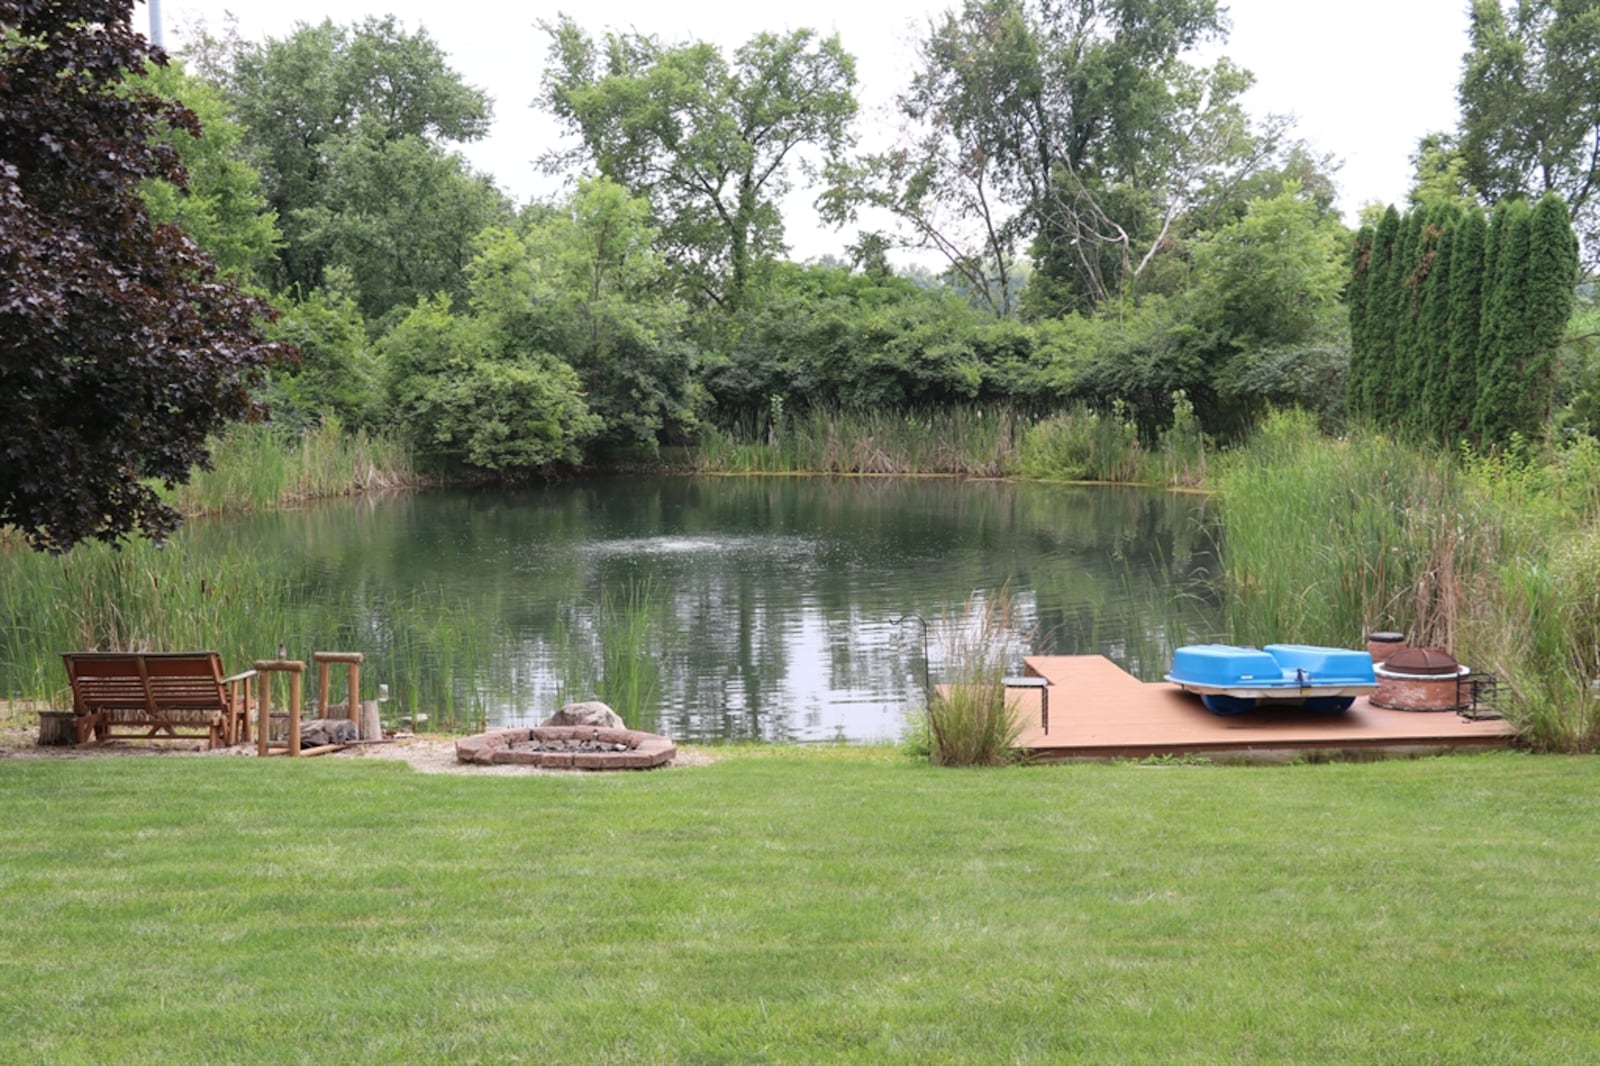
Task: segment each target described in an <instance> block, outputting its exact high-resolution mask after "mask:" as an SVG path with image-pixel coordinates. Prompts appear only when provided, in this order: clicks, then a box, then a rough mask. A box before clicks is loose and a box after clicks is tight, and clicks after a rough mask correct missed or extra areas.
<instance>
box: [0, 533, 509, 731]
mask: <svg viewBox="0 0 1600 1066" xmlns="http://www.w3.org/2000/svg"><path fill="white" fill-rule="evenodd" d="M0 587H3V588H4V590H5V595H4V597H0V695H11V694H14V693H20V694H22V695H24V696H28V697H32V698H37V699H40V700H42V701H44V702H46V703H48V704H50V705H52V706H55V707H65V706H69V705H70V699H71V696H70V692H69V691H68V689H67V684H66V674H65V672H64V671H63V669H62V665H61V658H60V653H61V652H63V651H73V650H88V649H101V650H134V651H147V650H159V651H172V650H179V649H211V650H215V651H217V652H218V653H219V654H220V655H221V656H222V661H223V666H224V668H225V669H227V670H229V671H236V670H242V669H246V668H248V667H249V666H250V664H251V663H252V662H254V661H255V660H257V659H273V658H277V649H278V647H279V646H280V645H283V646H284V647H285V649H286V651H287V653H288V655H289V656H290V657H291V658H295V659H301V660H305V661H308V662H309V660H310V657H311V652H313V651H319V650H320V651H349V650H361V651H363V652H365V653H366V655H367V662H366V667H365V669H364V671H363V677H364V678H365V679H366V681H367V682H368V684H367V686H366V687H367V688H368V689H369V692H370V690H371V689H373V688H375V686H376V684H377V682H379V681H388V680H394V681H399V680H400V679H404V681H403V683H401V684H399V685H397V686H396V688H395V690H394V692H393V695H394V700H393V702H392V703H390V704H389V705H387V706H386V708H385V711H386V713H388V714H390V715H404V716H406V717H408V718H410V719H412V720H413V721H415V719H416V716H417V715H418V714H420V713H426V714H428V715H429V718H430V721H431V722H432V723H433V724H434V725H435V726H438V727H443V728H457V727H462V726H467V725H472V724H474V723H477V722H481V721H482V719H483V718H484V714H485V707H484V698H483V696H482V693H481V690H480V687H479V686H480V681H479V679H480V678H481V677H482V676H483V674H484V671H486V670H487V669H488V663H489V659H490V657H491V649H492V648H493V647H494V642H493V641H492V639H491V636H492V635H491V633H490V628H491V626H492V621H490V620H489V619H487V618H486V617H485V616H484V614H483V612H482V611H481V610H474V609H470V608H468V607H467V606H465V605H462V604H458V603H455V602H452V601H449V600H447V599H446V598H445V597H444V596H443V595H442V594H438V593H427V592H424V593H418V594H417V595H416V596H414V597H413V598H412V600H411V601H410V602H407V603H398V604H397V603H385V602H377V603H372V604H368V605H366V608H365V609H364V611H363V614H362V618H361V619H360V620H356V619H352V618H351V617H350V616H349V615H347V614H346V613H344V611H343V608H342V607H340V606H339V605H335V604H333V603H330V602H329V601H327V600H326V599H325V598H324V597H322V596H321V595H319V593H318V589H317V587H316V585H315V583H314V582H310V581H307V580H306V579H305V578H304V576H303V575H298V574H295V573H291V572H283V571H278V570H273V569H271V568H268V567H267V566H265V565H264V564H263V560H262V556H261V554H260V553H259V552H258V551H256V550H255V548H254V546H253V545H252V544H250V543H248V542H246V541H236V542H230V543H228V544H226V545H225V546H223V547H221V548H220V549H218V550H215V551H206V552H199V551H196V550H194V549H193V548H191V547H190V541H189V538H187V537H186V536H185V535H184V533H182V532H181V531H180V533H179V534H178V535H177V536H175V537H173V538H172V539H171V540H170V541H169V542H168V543H167V545H166V546H165V547H164V548H156V547H155V546H153V545H151V544H149V543H148V542H144V541H135V542H131V543H129V544H127V545H125V546H124V547H123V548H122V550H120V551H113V550H111V549H110V548H107V547H106V546H105V545H101V544H83V545H79V546H78V547H77V548H75V549H73V551H72V552H71V553H70V554H68V555H66V556H51V555H41V554H37V553H33V552H25V551H21V552H18V551H11V552H3V553H0ZM358 627H359V628H358ZM308 694H309V689H308Z"/></svg>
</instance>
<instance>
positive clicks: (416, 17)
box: [136, 0, 1468, 259]
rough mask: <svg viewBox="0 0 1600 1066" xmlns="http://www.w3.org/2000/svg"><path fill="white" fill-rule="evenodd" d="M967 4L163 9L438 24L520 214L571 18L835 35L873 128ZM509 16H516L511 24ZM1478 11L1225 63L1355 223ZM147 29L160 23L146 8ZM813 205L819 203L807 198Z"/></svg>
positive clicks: (1240, 4)
mask: <svg viewBox="0 0 1600 1066" xmlns="http://www.w3.org/2000/svg"><path fill="white" fill-rule="evenodd" d="M950 6H953V5H952V4H949V3H943V2H929V0H809V2H808V3H804V4H799V5H795V6H793V7H788V6H787V5H786V6H785V7H784V8H783V9H781V10H780V9H778V8H777V7H776V6H772V7H769V6H768V5H764V4H749V3H741V4H718V3H681V2H680V3H662V2H660V0H656V2H647V0H586V2H584V3H565V4H556V5H553V6H548V7H546V6H540V5H516V4H511V5H501V4H491V3H484V2H482V0H454V2H449V3H434V4H427V3H422V2H420V0H275V2H272V3H262V2H260V0H256V2H254V3H250V4H243V3H241V2H240V0H162V4H161V11H162V19H163V22H164V23H165V32H166V43H167V47H168V49H169V50H170V51H174V52H176V51H178V50H180V49H181V48H182V46H183V43H184V40H185V36H186V33H187V32H188V31H190V30H191V29H192V27H193V26H194V25H195V24H196V22H197V21H198V20H203V21H204V22H206V23H207V24H209V25H210V26H211V27H212V28H213V31H214V32H215V31H216V30H218V29H220V27H222V26H223V25H224V24H225V22H226V19H227V13H228V12H229V11H230V10H232V12H233V13H234V14H235V15H236V16H237V20H238V26H239V31H240V33H241V35H242V36H244V37H245V38H246V39H251V40H255V39H260V38H262V37H268V36H270V37H282V36H285V35H286V34H288V33H289V32H291V31H292V30H293V28H294V26H295V24H296V23H297V22H311V23H315V22H320V21H322V20H323V19H324V18H329V19H332V20H333V21H334V22H335V23H338V24H341V25H344V24H348V23H351V22H357V21H360V20H361V19H363V18H365V17H366V16H368V15H391V14H392V15H394V16H395V17H396V18H398V19H399V20H400V21H401V22H402V23H403V24H404V25H405V27H406V29H407V30H415V29H416V28H417V27H418V26H425V27H427V30H428V32H429V34H430V35H431V36H432V37H433V38H434V39H435V40H436V41H438V42H439V44H440V46H441V47H442V48H443V49H444V50H445V52H446V53H447V54H448V55H449V57H450V62H451V63H452V65H453V66H454V67H455V69H456V70H458V71H459V72H460V73H461V74H462V76H463V78H464V79H465V80H466V81H467V82H469V83H470V84H473V85H476V86H478V87H479V88H482V89H484V90H486V91H487V92H488V93H489V95H490V96H492V97H493V98H494V105H495V120H494V128H493V131H492V132H491V134H490V136H489V137H488V138H487V139H486V140H484V141H481V142H478V143H476V144H472V145H467V146H465V147H464V151H465V154H466V155H467V156H468V158H469V159H471V160H472V163H473V165H474V166H475V167H477V168H478V169H479V170H482V171H484V172H487V173H489V174H492V175H493V176H494V177H495V180H496V181H498V182H499V184H500V185H501V186H502V187H503V188H504V189H505V190H506V191H507V192H508V193H510V194H511V195H512V196H514V197H516V198H517V199H518V200H519V201H526V200H529V199H531V198H534V197H538V196H544V195H548V194H549V193H550V192H552V191H554V189H555V188H556V185H555V184H554V182H553V180H552V179H551V178H548V177H545V176H543V175H541V174H539V173H538V171H537V169H536V168H535V166H534V164H533V160H534V159H535V158H536V157H538V156H539V155H540V153H541V152H543V151H544V149H545V148H546V146H548V145H549V144H550V142H551V141H552V139H553V138H554V137H555V136H556V127H555V125H554V124H553V123H552V122H551V120H550V119H549V118H548V117H547V116H545V115H544V114H543V113H541V112H540V111H538V110H536V109H534V108H533V107H532V106H531V105H532V102H533V98H534V96H535V95H536V94H537V92H538V87H539V79H540V75H541V73H542V71H543V66H544V53H545V48H546V44H547V38H546V37H545V35H544V33H543V32H542V31H540V29H539V28H538V26H537V23H538V21H539V20H540V19H553V18H554V17H555V15H556V14H557V12H560V11H563V10H565V11H567V12H569V13H570V14H572V15H573V17H574V18H575V19H576V20H577V21H578V22H579V24H580V25H583V26H584V27H586V28H587V29H589V30H590V31H591V32H594V33H600V32H603V31H604V30H607V29H625V30H626V29H636V30H639V31H641V32H644V33H652V34H657V35H659V36H660V37H662V38H663V39H664V40H668V41H677V40H684V39H688V38H694V39H700V40H709V41H714V42H716V43H718V44H721V45H723V46H725V47H732V46H735V45H738V44H741V43H743V42H744V41H745V40H746V39H748V38H749V37H750V36H751V35H752V34H754V33H756V32H759V31H761V30H773V31H785V30H790V29H796V28H800V27H803V26H804V27H811V28H815V29H818V30H820V31H822V32H824V33H834V32H837V33H838V34H839V36H840V38H841V40H842V41H843V43H844V46H845V48H846V50H848V51H849V52H851V53H852V54H853V55H855V57H856V60H857V76H858V80H859V83H858V88H857V96H858V98H859V99H860V101H861V105H862V122H863V125H864V126H866V125H868V124H870V123H872V122H873V120H874V118H875V116H877V115H880V114H882V113H884V112H885V111H886V110H887V107H888V105H889V104H890V103H891V101H892V100H893V97H894V95H895V94H896V93H897V92H899V91H901V90H902V89H903V88H904V87H905V85H906V84H907V82H908V81H909V80H910V76H911V63H912V57H913V56H912V45H911V41H912V39H913V37H914V36H915V35H916V34H917V31H918V28H919V27H922V26H925V25H926V24H927V21H928V19H929V17H930V16H931V15H934V14H936V13H938V12H940V11H943V10H945V9H946V8H947V7H950ZM508 9H509V10H508ZM1467 9H1468V0H1344V2H1343V3H1339V4H1303V3H1294V2H1291V0H1233V2H1232V3H1230V4H1228V10H1229V12H1230V16H1231V21H1232V24H1233V28H1232V31H1231V33H1230V34H1229V37H1228V40H1227V42H1226V44H1225V45H1223V46H1222V48H1221V51H1222V52H1223V53H1225V54H1227V55H1228V56H1230V57H1231V58H1232V59H1233V60H1234V61H1235V62H1237V63H1238V64H1240V65H1241V66H1243V67H1245V68H1246V69H1248V70H1250V71H1252V72H1254V74H1255V75H1256V87H1255V88H1254V89H1253V90H1252V91H1251V94H1250V96H1249V97H1248V98H1247V99H1248V105H1249V108H1250V110H1251V113H1252V114H1255V115H1258V116H1259V115H1263V114H1266V113H1268V112H1274V113H1288V114H1293V115H1294V116H1295V117H1296V119H1297V130H1298V133H1299V136H1301V137H1302V138H1304V139H1305V140H1307V141H1309V142H1310V143H1311V145H1312V146H1313V148H1315V149H1316V150H1318V151H1319V152H1328V153H1332V154H1333V155H1334V156H1335V158H1337V159H1339V160H1341V161H1342V162H1343V166H1342V168H1341V169H1340V170H1339V172H1338V175H1337V179H1338V182H1339V187H1340V190H1341V198H1340V206H1341V207H1342V208H1343V210H1344V213H1345V216H1346V220H1347V221H1349V222H1352V223H1353V222H1354V219H1355V212H1356V210H1357V209H1358V208H1359V207H1360V206H1361V205H1362V204H1364V203H1367V202H1368V201H1372V200H1378V201H1381V202H1384V203H1391V202H1398V201H1399V200H1400V199H1401V198H1402V197H1404V195H1405V192H1406V188H1407V186H1408V183H1409V178H1410V165H1409V163H1408V160H1407V157H1408V156H1409V155H1410V154H1411V152H1412V151H1413V150H1414V149H1415V147H1416V143H1417V139H1418V138H1419V137H1420V136H1421V135H1422V134H1424V133H1427V132H1429V131H1431V130H1443V129H1451V128H1453V127H1454V126H1455V123H1456V110H1457V109H1456V102H1455V87H1456V81H1457V78H1458V77H1459V75H1460V70H1461V56H1462V54H1463V53H1464V52H1465V51H1466V46H1467V39H1466V30H1467ZM136 18H137V19H138V20H140V24H141V26H143V25H145V24H147V23H146V21H145V20H147V18H148V15H147V13H146V12H145V10H144V9H143V8H140V9H138V14H137V15H136ZM808 199H809V198H808ZM805 210H806V208H805V203H804V201H795V200H791V201H790V202H789V203H788V204H787V205H786V208H785V212H786V216H785V217H786V222H787V229H788V237H789V243H790V245H791V249H792V252H793V254H794V256H795V257H796V258H798V259H807V258H811V257H814V256H818V255H821V254H824V253H830V252H831V253H835V254H837V253H838V252H839V250H840V249H841V248H842V247H843V245H844V244H845V243H848V241H849V240H850V239H852V238H853V236H854V234H853V233H844V234H839V233H834V232H832V231H829V230H824V229H821V228H819V227H818V225H817V224H816V221H815V219H814V218H806V217H800V216H801V215H802V214H803V213H804V212H805Z"/></svg>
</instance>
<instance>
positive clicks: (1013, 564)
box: [0, 477, 1221, 741]
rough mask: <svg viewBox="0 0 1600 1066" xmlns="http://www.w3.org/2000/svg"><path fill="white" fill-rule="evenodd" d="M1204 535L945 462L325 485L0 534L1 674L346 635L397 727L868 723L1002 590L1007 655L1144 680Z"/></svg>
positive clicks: (1118, 492) (818, 733) (1171, 508)
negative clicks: (124, 525)
mask: <svg viewBox="0 0 1600 1066" xmlns="http://www.w3.org/2000/svg"><path fill="white" fill-rule="evenodd" d="M1217 536H1218V534H1217V530H1216V527H1215V522H1214V516H1213V513H1212V511H1211V509H1210V505H1208V503H1207V501H1206V500H1205V499H1204V498H1203V497H1197V496H1186V495H1178V494H1168V493H1161V492H1151V491H1143V490H1134V489H1113V488H1102V487H1079V486H1070V487H1069V486H1049V485H1038V484H1012V483H1005V482H987V481H955V480H948V479H915V480H912V479H907V480H898V479H864V478H847V479H834V478H799V477H791V478H657V479H608V480H600V481H586V482H583V483H574V484H565V485H555V486H548V487H540V488H530V489H526V490H518V491H506V490H503V489H496V490H482V491H441V492H428V493H420V494H407V495H399V496H393V497H389V498H384V499H370V498H369V499H362V500H355V501H335V502H331V503H327V504H322V505H318V506H316V507H312V508H308V509H306V510H303V511H284V512H276V513H272V514H266V515H260V516H256V517H249V518H238V519H229V520H226V521H216V522H196V523H192V524H191V525H190V526H188V527H187V528H186V529H185V530H184V531H183V532H182V534H181V535H180V536H179V537H178V538H175V540H174V542H173V544H172V545H170V546H169V547H168V548H167V549H166V550H164V551H157V550H155V549H153V548H151V547H150V546H149V545H130V546H129V547H128V548H127V549H126V550H125V551H123V552H121V553H105V552H101V553H98V554H95V553H91V554H89V555H86V556H84V557H83V558H81V559H80V558H79V557H78V555H77V553H74V555H73V556H71V557H69V558H68V559H66V560H57V559H50V558H38V557H33V556H32V555H30V554H29V553H11V554H10V555H9V556H7V557H5V558H4V559H3V560H0V562H3V563H4V564H5V566H4V568H3V569H0V588H4V589H5V593H6V595H5V602H4V604H3V605H0V606H3V607H4V608H5V609H4V610H0V683H3V684H4V685H5V686H6V687H7V688H8V689H10V688H14V689H16V690H17V691H19V692H48V691H49V690H50V687H51V686H54V685H59V684H60V674H59V670H60V664H59V658H58V655H57V653H58V652H59V651H61V650H62V649H64V648H71V647H81V648H87V647H95V646H102V647H125V646H129V644H128V643H127V642H130V641H131V642H132V646H136V647H168V648H170V647H176V646H191V645H197V646H198V645H205V646H211V647H216V648H217V649H218V650H219V651H221V652H222V653H223V658H224V662H225V663H227V664H228V666H229V668H230V669H236V668H238V666H237V665H236V664H242V663H248V662H249V661H250V660H252V659H261V658H273V657H274V656H275V653H276V649H277V648H278V646H279V645H280V644H282V645H284V646H285V651H286V653H287V654H288V656H289V657H290V658H294V659H302V660H309V658H310V654H311V652H312V651H313V650H321V651H359V652H362V653H363V654H364V655H365V656H366V665H365V667H364V669H363V679H364V681H365V682H366V683H365V684H364V685H363V689H364V694H365V695H367V696H369V697H370V696H371V695H374V694H375V692H376V689H377V686H378V685H379V684H380V683H381V684H384V685H387V686H388V689H389V692H390V693H391V697H392V698H391V699H390V700H389V701H388V702H387V703H386V704H385V708H384V710H385V717H386V719H387V720H389V721H390V722H391V723H392V724H396V725H405V724H408V723H409V724H416V725H420V724H421V723H420V719H419V716H420V715H424V714H425V715H427V716H428V719H427V723H428V727H429V728H444V729H451V730H453V729H460V728H463V727H473V728H474V729H475V728H478V727H482V726H485V725H487V726H498V725H506V726H513V725H530V724H537V723H538V722H539V721H540V720H541V719H543V718H544V717H546V716H547V715H548V714H549V713H550V712H551V711H553V710H555V709H556V708H557V707H559V706H560V705H561V704H562V703H563V702H567V701H569V700H577V699H589V698H600V699H604V700H605V701H606V702H608V703H610V704H612V706H614V707H616V709H617V710H618V711H619V712H621V713H622V714H623V715H624V717H625V718H626V719H627V720H628V724H629V725H631V726H634V727H638V728H644V729H653V730H656V731H659V732H663V733H667V734H669V735H670V736H672V737H674V738H676V739H678V740H681V741H710V740H765V741H824V740H848V741H872V740H893V739H895V738H897V737H898V736H900V735H901V733H902V731H903V729H904V725H905V717H906V712H907V710H908V709H911V708H917V707H920V706H922V705H923V703H924V699H925V692H926V686H927V685H928V684H929V683H930V682H931V683H935V684H937V683H939V682H941V681H943V680H945V678H946V676H947V673H948V671H947V670H946V664H945V662H944V654H943V649H944V647H945V645H946V644H947V643H948V640H949V638H950V637H951V636H952V635H955V634H959V633H962V632H965V631H969V630H970V629H971V628H972V627H973V626H974V624H975V622H974V619H975V618H976V617H978V616H979V615H981V614H982V612H983V607H984V605H986V604H989V603H992V602H993V601H994V600H995V599H996V598H997V596H998V595H999V594H1000V593H1001V591H1002V590H1004V592H1005V594H1006V595H1007V596H1008V597H1009V599H1010V601H1011V603H1012V604H1013V605H1014V607H1015V618H1016V621H1015V623H1014V625H1012V626H1011V628H1010V629H1009V631H1008V632H1009V633H1010V634H1011V636H1010V639H1009V640H1008V641H1007V642H1006V644H1007V647H1008V654H1009V656H1010V659H1009V663H1008V667H1009V669H1010V670H1011V671H1013V672H1016V671H1020V667H1021V663H1020V657H1021V655H1022V654H1023V653H1025V652H1037V653H1046V654H1075V653H1086V652H1094V653H1100V654H1104V655H1107V656H1109V657H1111V658H1112V659H1113V660H1115V661H1116V662H1118V663H1119V664H1121V665H1122V666H1123V667H1124V668H1125V669H1127V670H1129V671H1130V672H1132V673H1134V674H1136V675H1137V676H1140V677H1142V678H1145V679H1147V680H1152V679H1155V678H1158V677H1160V676H1161V674H1162V673H1163V672H1164V671H1165V669H1166V667H1167V663H1168V661H1169V657H1170V652H1171V649H1172V648H1173V647H1175V646H1177V645H1179V644H1183V643H1191V642H1195V641H1201V640H1210V639H1215V638H1216V637H1217V636H1219V635H1220V633H1221V621H1220V615H1221V612H1220V610H1219V608H1218V605H1217V602H1216V600H1215V598H1214V597H1213V596H1211V595H1210V594H1209V593H1208V582H1209V580H1210V578H1211V577H1212V576H1213V575H1214V571H1215V562H1214V560H1215V557H1216V539H1217ZM95 559H98V560H99V561H98V562H97V563H94V565H90V564H91V562H93V561H94V560H95ZM8 619H9V620H8Z"/></svg>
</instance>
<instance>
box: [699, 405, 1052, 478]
mask: <svg viewBox="0 0 1600 1066" xmlns="http://www.w3.org/2000/svg"><path fill="white" fill-rule="evenodd" d="M1023 422H1024V420H1023V419H1022V418H1021V417H1020V416H1019V415H1017V414H1015V413H1014V412H1012V411H1010V410H1009V409H1006V408H1003V407H1002V408H994V407H948V408H940V409H938V410H933V411H912V412H893V411H841V410H824V409H819V408H811V409H809V410H807V411H805V412H803V413H801V414H798V415H793V414H782V415H779V416H777V417H776V420H775V422H774V424H773V425H772V426H771V427H769V430H768V433H767V436H766V438H765V439H764V440H759V441H753V440H741V439H740V438H738V437H736V436H735V435H734V434H731V433H729V432H726V431H723V430H718V429H711V428H708V429H707V430H706V431H705V432H704V434H703V435H702V437H701V443H700V447H699V449H698V451H697V453H696V457H695V465H696V467H697V469H699V470H701V471H702V472H706V473H739V474H777V473H832V474H902V475H919V474H960V475H965V476H969V477H1004V476H1006V475H1009V474H1014V473H1016V471H1017V438H1018V436H1019V434H1020V432H1021V431H1022V429H1023Z"/></svg>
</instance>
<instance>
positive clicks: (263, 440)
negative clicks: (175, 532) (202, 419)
mask: <svg viewBox="0 0 1600 1066" xmlns="http://www.w3.org/2000/svg"><path fill="white" fill-rule="evenodd" d="M211 456H212V469H211V470H205V471H198V472H196V474H195V476H194V477H193V479H191V481H190V482H189V483H188V484H187V485H181V486H179V487H178V488H177V489H176V490H175V491H174V492H173V494H172V498H171V502H172V505H173V506H175V507H177V508H178V510H180V511H182V512H183V513H184V514H187V515H215V514H223V513H227V512H233V511H264V510H269V509H271V508H274V507H277V506H280V505H283V504H287V503H294V502H297V501H301V500H307V499H315V498H319V497H326V496H345V495H349V494H351V493H354V492H364V491H371V490H374V489H382V488H393V487H399V486H403V485H410V484H415V483H416V481H417V474H416V470H415V468H414V466H413V464H412V457H411V451H410V448H409V446H408V445H406V444H405V443H404V442H403V441H402V440H401V439H400V438H399V437H398V436H396V435H393V434H379V435H371V434H368V433H367V432H366V431H365V430H358V431H356V432H354V433H347V432H345V431H344V429H343V427H342V426H340V424H339V423H338V421H337V420H336V419H329V420H327V421H325V422H324V423H323V424H322V425H320V426H316V427H312V428H310V429H307V430H306V431H305V432H304V433H300V434H293V433H287V432H285V431H283V430H281V429H279V428H277V427H275V426H271V425H265V424H259V425H236V426H233V427H231V428H230V429H229V430H228V432H227V433H225V434H224V435H223V436H221V437H218V438H216V439H214V440H213V441H212V445H211Z"/></svg>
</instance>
